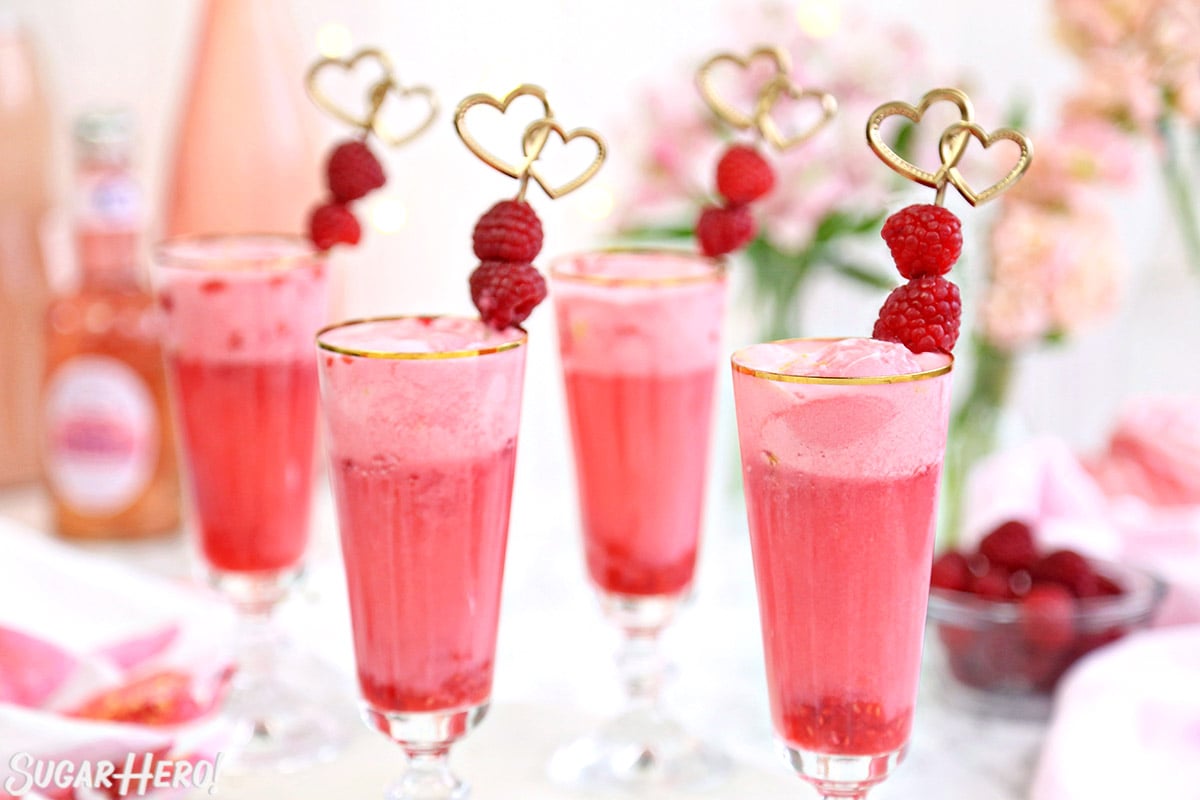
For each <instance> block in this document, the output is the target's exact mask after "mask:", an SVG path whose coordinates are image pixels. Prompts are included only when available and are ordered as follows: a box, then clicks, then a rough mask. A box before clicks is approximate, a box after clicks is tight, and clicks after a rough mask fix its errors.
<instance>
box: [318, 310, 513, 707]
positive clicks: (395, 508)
mask: <svg viewBox="0 0 1200 800" xmlns="http://www.w3.org/2000/svg"><path fill="white" fill-rule="evenodd" d="M524 342H525V334H524V333H523V332H522V331H520V330H518V329H516V328H509V329H508V330H507V331H505V332H503V333H496V332H495V331H492V330H491V329H490V328H488V327H486V326H484V325H483V324H482V323H480V322H479V321H477V320H466V319H452V318H438V317H411V318H398V319H391V320H381V321H374V322H361V323H346V324H344V325H342V326H338V327H334V328H332V329H330V330H328V331H325V332H324V333H322V334H321V336H320V338H319V342H318V345H319V350H318V357H319V359H320V363H319V366H320V372H321V396H322V408H323V410H324V415H325V420H326V423H327V427H328V433H329V441H328V447H329V459H330V465H331V472H332V478H333V488H334V495H335V499H336V501H337V508H338V519H339V525H340V529H341V540H342V554H343V558H344V560H345V566H346V583H347V586H348V588H349V594H350V612H351V617H352V621H353V626H354V647H355V656H356V660H357V664H358V677H359V683H360V686H361V689H362V693H363V697H364V698H365V700H366V702H367V704H368V705H369V706H370V707H372V708H373V709H374V710H376V711H379V712H384V713H388V712H405V713H407V712H429V711H446V710H453V709H463V708H468V707H472V706H479V705H481V704H483V703H485V702H486V701H487V699H488V696H489V695H490V693H491V684H492V662H493V658H494V656H495V652H496V632H497V625H498V621H499V613H500V588H501V581H502V578H503V574H504V553H505V544H506V541H507V537H508V519H509V506H510V501H511V497H512V485H513V465H514V459H515V457H516V448H517V428H518V423H519V420H520V405H521V386H522V376H523V373H524V363H525V348H524V347H523V346H522V345H523V344H524Z"/></svg>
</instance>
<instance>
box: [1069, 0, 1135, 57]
mask: <svg viewBox="0 0 1200 800" xmlns="http://www.w3.org/2000/svg"><path fill="white" fill-rule="evenodd" d="M1157 5H1159V0H1055V2H1054V10H1055V13H1056V14H1057V15H1058V26H1059V33H1060V35H1061V36H1062V37H1063V39H1064V40H1065V41H1066V42H1067V45H1068V46H1070V47H1071V48H1072V49H1074V50H1076V51H1078V52H1081V53H1087V52H1089V51H1091V50H1095V49H1098V48H1113V47H1117V46H1119V45H1121V44H1122V43H1124V42H1126V41H1128V40H1129V38H1130V37H1131V36H1132V35H1133V34H1134V33H1135V32H1136V31H1138V30H1139V29H1141V28H1143V27H1144V26H1145V25H1146V22H1147V20H1149V19H1150V17H1151V16H1152V15H1153V13H1154V11H1155V7H1156V6H1157Z"/></svg>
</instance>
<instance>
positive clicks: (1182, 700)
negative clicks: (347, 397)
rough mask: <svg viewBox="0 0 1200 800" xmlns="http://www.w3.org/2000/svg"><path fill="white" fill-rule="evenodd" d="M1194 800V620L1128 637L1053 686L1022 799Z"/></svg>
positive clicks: (1199, 778)
mask: <svg viewBox="0 0 1200 800" xmlns="http://www.w3.org/2000/svg"><path fill="white" fill-rule="evenodd" d="M1143 797H1144V798H1150V797H1153V798H1161V800H1200V625H1189V626H1183V627H1176V628H1170V629H1160V630H1156V631H1147V632H1144V633H1139V634H1134V635H1133V636H1130V637H1128V638H1126V639H1124V640H1122V641H1121V642H1119V643H1117V644H1115V645H1113V646H1111V647H1106V648H1104V649H1103V650H1099V651H1097V652H1096V653H1095V654H1093V655H1091V656H1089V657H1087V658H1085V659H1084V660H1083V661H1081V662H1080V663H1079V664H1078V665H1077V666H1076V667H1075V668H1074V669H1072V671H1071V672H1070V673H1068V675H1067V676H1066V678H1065V679H1064V680H1063V683H1062V684H1060V686H1059V691H1058V695H1057V697H1056V700H1055V712H1054V718H1053V720H1052V722H1051V725H1050V730H1049V732H1048V734H1047V738H1046V744H1045V746H1044V747H1043V749H1042V755H1041V759H1040V761H1039V764H1038V767H1037V770H1036V772H1035V775H1034V781H1033V787H1032V789H1031V791H1030V794H1029V798H1030V800H1101V798H1121V800H1124V798H1143Z"/></svg>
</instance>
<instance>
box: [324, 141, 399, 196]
mask: <svg viewBox="0 0 1200 800" xmlns="http://www.w3.org/2000/svg"><path fill="white" fill-rule="evenodd" d="M325 180H326V181H327V182H328V184H329V192H330V193H331V194H332V195H333V199H334V200H336V201H337V202H339V203H349V202H350V201H351V200H357V199H358V198H360V197H362V196H363V195H365V194H367V193H368V192H370V191H372V190H374V189H378V188H379V187H380V186H383V185H384V184H385V183H387V177H386V176H385V175H384V174H383V165H382V164H380V163H379V159H378V158H376V157H375V154H374V153H372V152H371V150H370V148H369V147H367V145H366V142H360V141H358V140H357V139H354V140H351V141H349V142H342V143H341V144H339V145H338V146H337V147H336V148H334V150H333V152H332V153H330V154H329V161H327V162H326V164H325Z"/></svg>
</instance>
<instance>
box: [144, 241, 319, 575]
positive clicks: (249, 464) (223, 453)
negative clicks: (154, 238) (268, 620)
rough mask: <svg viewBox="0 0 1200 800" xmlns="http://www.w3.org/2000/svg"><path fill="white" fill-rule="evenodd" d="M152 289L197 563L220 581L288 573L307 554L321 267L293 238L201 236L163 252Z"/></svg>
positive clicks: (168, 245) (165, 246)
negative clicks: (227, 575)
mask: <svg viewBox="0 0 1200 800" xmlns="http://www.w3.org/2000/svg"><path fill="white" fill-rule="evenodd" d="M157 278H158V284H159V285H158V293H159V300H160V303H161V305H162V308H163V310H164V316H165V319H166V330H167V348H166V351H167V360H168V365H169V369H170V374H171V378H172V382H173V388H174V392H175V399H176V406H177V414H178V417H179V422H180V425H179V428H180V431H181V434H182V438H183V452H184V456H185V458H186V462H187V467H188V469H187V472H188V476H189V480H190V484H191V497H192V505H193V509H194V515H195V518H196V519H195V522H196V527H197V529H198V532H199V542H200V547H201V551H202V554H203V556H204V559H205V561H206V563H207V564H209V565H210V566H211V567H213V568H215V569H216V570H218V571H222V572H245V573H250V572H272V571H278V570H285V569H291V568H294V567H296V566H297V565H298V564H299V563H300V561H301V560H302V558H303V555H304V550H305V547H306V545H307V543H308V516H309V497H310V491H311V484H312V475H313V442H314V426H315V421H316V396H317V395H316V390H317V374H316V365H315V364H313V363H312V337H313V335H314V334H315V332H316V331H317V330H318V329H319V328H320V327H321V325H322V324H323V322H324V321H325V315H326V313H327V311H326V304H327V302H328V300H327V297H328V276H327V273H326V269H325V264H324V262H323V260H322V259H321V258H319V257H318V256H316V255H315V254H313V253H312V250H311V248H310V247H309V246H308V245H307V244H305V243H304V242H302V241H301V240H299V239H295V240H293V239H290V238H285V237H269V236H247V237H221V238H217V237H213V238H205V237H198V238H195V239H182V240H177V241H175V242H171V243H168V244H167V245H164V246H163V247H162V248H161V249H160V251H159V263H158V269H157Z"/></svg>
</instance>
